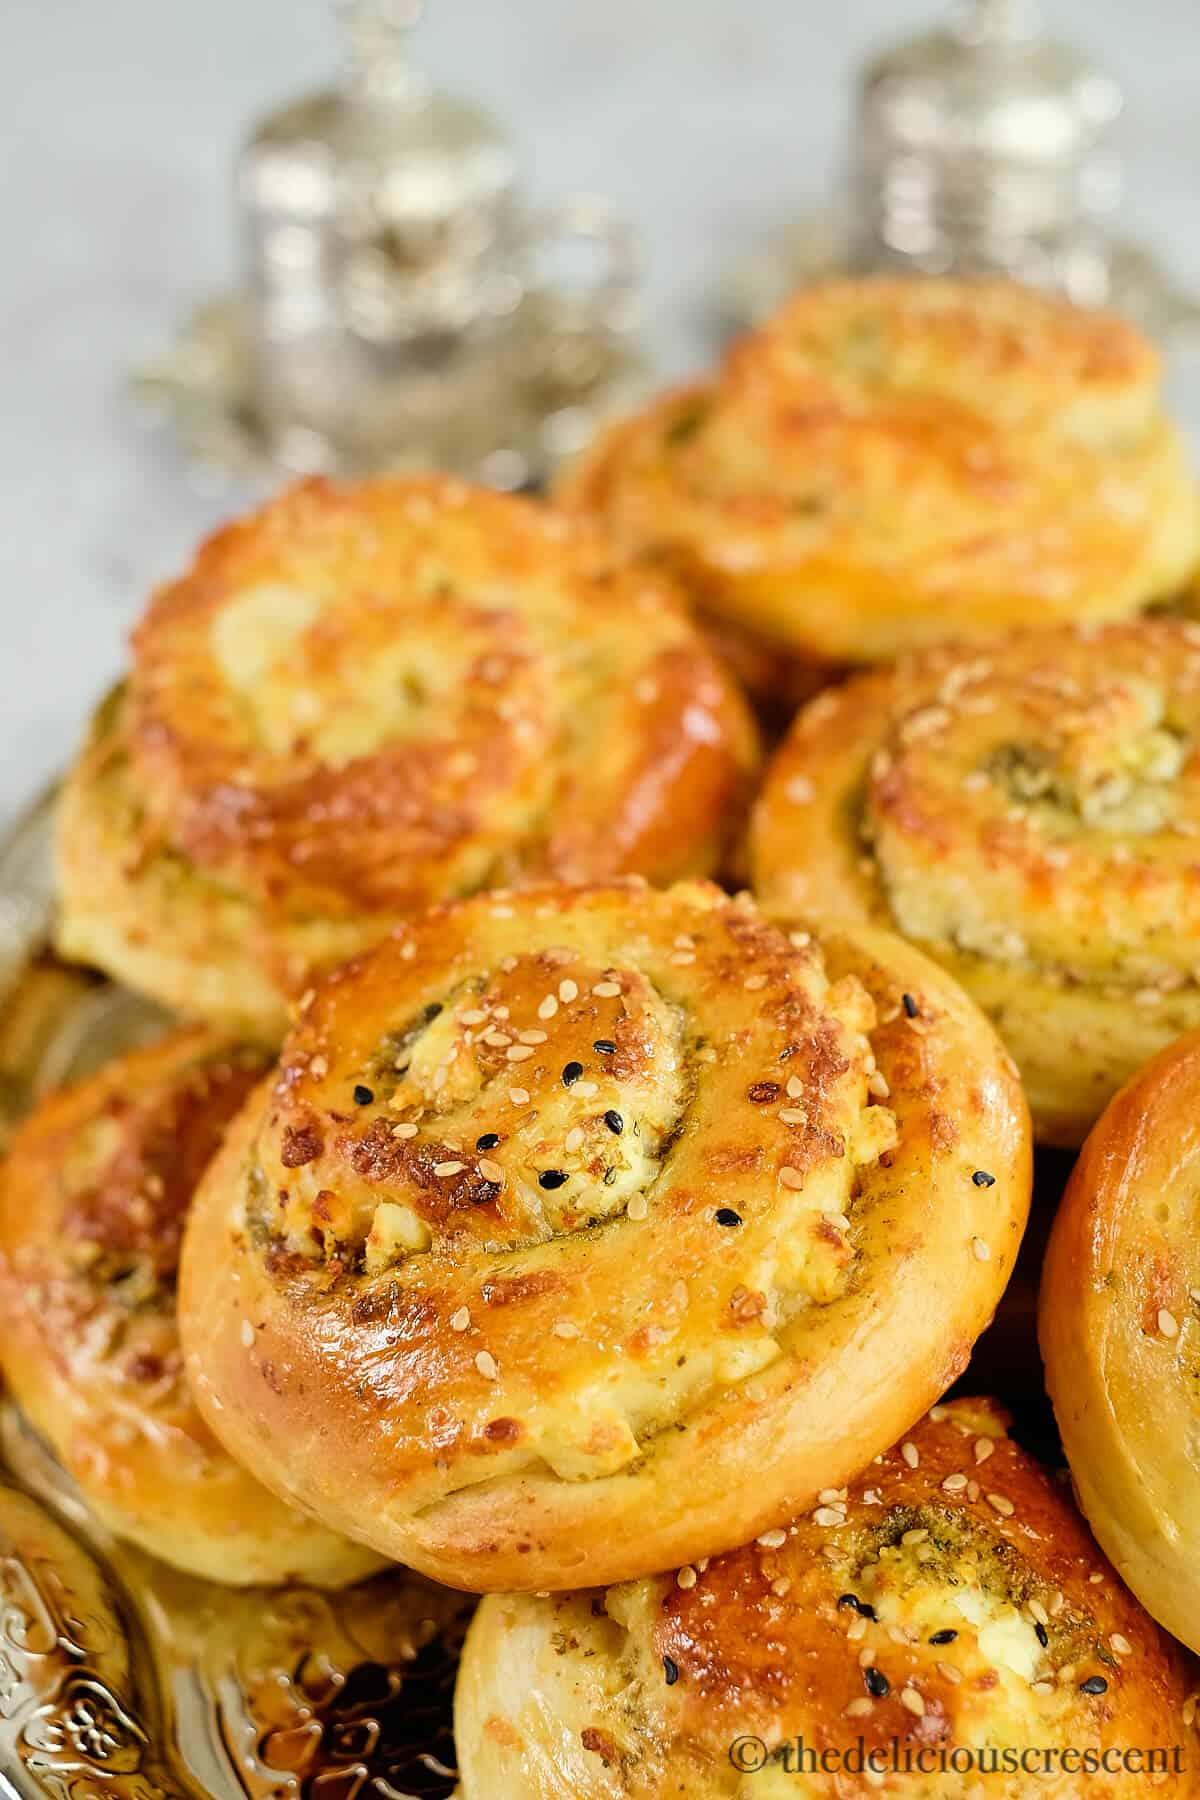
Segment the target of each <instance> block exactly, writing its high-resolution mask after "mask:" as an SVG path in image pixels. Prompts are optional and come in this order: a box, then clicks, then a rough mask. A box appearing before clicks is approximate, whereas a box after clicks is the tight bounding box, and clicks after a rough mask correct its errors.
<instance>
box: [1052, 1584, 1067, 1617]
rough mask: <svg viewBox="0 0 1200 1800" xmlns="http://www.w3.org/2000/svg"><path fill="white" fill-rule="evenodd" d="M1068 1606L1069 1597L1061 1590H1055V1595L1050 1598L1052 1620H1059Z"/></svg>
mask: <svg viewBox="0 0 1200 1800" xmlns="http://www.w3.org/2000/svg"><path fill="white" fill-rule="evenodd" d="M1066 1604H1067V1596H1066V1595H1065V1594H1064V1593H1063V1591H1062V1589H1061V1588H1055V1590H1054V1592H1053V1594H1052V1595H1051V1596H1050V1617H1051V1618H1052V1619H1057V1617H1058V1615H1059V1613H1060V1612H1061V1611H1062V1609H1063V1607H1064V1606H1065V1605H1066Z"/></svg>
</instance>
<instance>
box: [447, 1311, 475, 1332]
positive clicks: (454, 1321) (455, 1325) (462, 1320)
mask: <svg viewBox="0 0 1200 1800" xmlns="http://www.w3.org/2000/svg"><path fill="white" fill-rule="evenodd" d="M470 1323H471V1315H470V1313H469V1311H468V1310H467V1308H466V1307H465V1306H460V1307H459V1309H458V1311H457V1312H456V1313H451V1315H450V1329H451V1331H465V1330H466V1329H467V1326H468V1325H469V1324H470Z"/></svg>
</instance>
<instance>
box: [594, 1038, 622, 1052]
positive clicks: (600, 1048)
mask: <svg viewBox="0 0 1200 1800" xmlns="http://www.w3.org/2000/svg"><path fill="white" fill-rule="evenodd" d="M592 1049H593V1050H594V1051H595V1052H596V1055H597V1056H615V1055H616V1054H617V1046H616V1045H615V1044H614V1043H613V1041H612V1039H611V1038H597V1039H596V1040H595V1042H594V1043H593V1045H592Z"/></svg>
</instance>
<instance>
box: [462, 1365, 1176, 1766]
mask: <svg viewBox="0 0 1200 1800" xmlns="http://www.w3.org/2000/svg"><path fill="white" fill-rule="evenodd" d="M1189 1687H1190V1681H1189V1677H1188V1671H1187V1669H1186V1667H1185V1664H1184V1659H1183V1657H1182V1655H1181V1654H1180V1652H1179V1650H1178V1647H1177V1646H1175V1645H1172V1644H1170V1643H1169V1641H1168V1640H1167V1638H1166V1637H1165V1635H1164V1634H1163V1633H1161V1632H1159V1631H1158V1630H1157V1628H1156V1627H1155V1625H1154V1624H1153V1623H1152V1621H1151V1620H1150V1619H1149V1618H1148V1617H1147V1616H1146V1614H1145V1613H1143V1612H1142V1611H1141V1609H1140V1607H1138V1606H1137V1605H1136V1603H1135V1602H1134V1601H1133V1599H1132V1598H1131V1596H1130V1595H1129V1594H1128V1593H1127V1592H1126V1590H1125V1589H1124V1588H1123V1587H1122V1585H1121V1583H1120V1581H1119V1580H1118V1578H1117V1577H1116V1575H1115V1574H1114V1573H1113V1571H1112V1569H1111V1568H1109V1566H1108V1565H1107V1564H1106V1563H1105V1561H1104V1558H1103V1557H1102V1556H1101V1555H1100V1553H1099V1551H1098V1550H1097V1548H1096V1546H1095V1544H1094V1543H1093V1542H1092V1540H1091V1538H1090V1537H1089V1535H1088V1532H1087V1530H1086V1528H1085V1526H1084V1524H1083V1522H1082V1520H1081V1519H1080V1517H1079V1515H1078V1514H1077V1513H1076V1512H1075V1510H1074V1508H1073V1507H1072V1506H1071V1504H1070V1501H1069V1500H1068V1499H1067V1497H1066V1496H1065V1495H1064V1493H1063V1491H1062V1489H1061V1488H1060V1487H1058V1486H1057V1485H1056V1484H1054V1483H1053V1482H1051V1480H1050V1479H1049V1478H1048V1476H1047V1475H1045V1474H1044V1473H1043V1472H1042V1471H1041V1470H1040V1469H1039V1468H1038V1466H1037V1465H1036V1464H1035V1463H1034V1462H1033V1461H1032V1460H1031V1459H1030V1458H1029V1457H1028V1456H1027V1455H1025V1454H1024V1452H1022V1451H1021V1450H1020V1449H1018V1447H1017V1446H1016V1445H1015V1444H1014V1443H1013V1442H1012V1441H1011V1440H1010V1439H1009V1438H1008V1437H1007V1435H1006V1433H1005V1421H1004V1417H1003V1415H1002V1414H1001V1413H1000V1412H999V1410H998V1409H997V1408H996V1407H995V1406H994V1405H992V1404H991V1403H989V1402H987V1401H981V1400H960V1401H954V1402H951V1403H949V1404H947V1405H942V1406H936V1407H934V1409H933V1410H932V1412H931V1413H930V1415H929V1416H928V1417H927V1418H926V1419H924V1420H923V1421H922V1422H921V1423H920V1424H919V1425H918V1426H916V1427H915V1428H914V1429H913V1430H912V1431H911V1432H910V1434H909V1435H908V1436H907V1437H906V1438H905V1439H904V1441H903V1442H902V1443H901V1444H899V1445H897V1446H895V1447H894V1448H893V1449H891V1450H890V1451H888V1452H887V1453H886V1454H885V1455H884V1456H882V1457H877V1458H876V1460H875V1462H874V1463H873V1464H872V1465H871V1466H870V1467H869V1468H868V1469H867V1471H866V1473H865V1474H864V1475H862V1476H861V1477H860V1478H859V1479H858V1480H856V1481H854V1482H853V1483H851V1484H850V1486H849V1487H848V1488H846V1487H843V1488H837V1489H834V1490H831V1491H830V1492H829V1493H827V1494H823V1495H822V1496H821V1503H820V1504H819V1505H818V1506H817V1507H815V1508H814V1509H812V1510H811V1511H809V1512H807V1513H806V1514H804V1515H802V1516H799V1517H797V1518H796V1519H794V1520H793V1521H792V1522H791V1523H790V1524H789V1525H788V1526H787V1528H786V1529H783V1528H781V1529H779V1530H777V1531H774V1532H768V1533H764V1534H763V1535H762V1536H761V1537H760V1538H759V1539H758V1540H757V1541H756V1542H754V1543H751V1544H748V1545H746V1546H744V1547H743V1548H741V1549H738V1550H735V1551H733V1552H732V1553H731V1554H729V1555H726V1556H720V1557H713V1558H705V1559H703V1560H702V1561H701V1562H700V1563H699V1564H697V1565H687V1566H685V1567H683V1568H682V1569H679V1570H678V1571H675V1570H672V1571H671V1572H670V1573H669V1574H666V1575H656V1576H653V1577H651V1578H650V1579H649V1580H645V1581H635V1582H628V1583H625V1584H623V1585H621V1586H618V1587H613V1588H609V1589H608V1590H607V1592H598V1591H596V1590H594V1589H593V1590H591V1591H588V1592H583V1593H573V1594H553V1595H539V1596H536V1597H535V1596H532V1595H518V1596H512V1595H495V1596H492V1597H489V1598H488V1599H486V1600H485V1601H484V1602H483V1604H482V1606H481V1607H480V1609H479V1611H478V1613H477V1614H476V1617H475V1620H474V1623H473V1625H472V1627H471V1631H470V1634H469V1636H468V1640H467V1646H466V1651H465V1655H464V1658H463V1666H462V1670H461V1674H460V1677H459V1687H458V1697H457V1708H456V1711H457V1738H458V1750H459V1763H460V1768H461V1772H462V1777H463V1793H464V1800H489V1797H490V1796H491V1795H493V1794H509V1793H518V1792H519V1793H520V1794H522V1795H523V1796H525V1797H526V1800H609V1797H610V1796H613V1795H616V1794H620V1795H622V1796H628V1800H668V1797H673V1796H675V1795H680V1794H686V1795H687V1796H688V1800H718V1797H720V1800H742V1797H743V1796H745V1797H746V1800H750V1797H752V1796H753V1795H754V1794H755V1793H758V1792H760V1791H761V1792H763V1793H765V1794H771V1795H776V1794H778V1795H786V1794H789V1793H799V1794H803V1795H805V1796H806V1800H825V1797H828V1800H837V1797H840V1796H845V1795H851V1794H854V1795H857V1794H867V1793H871V1792H873V1791H875V1790H879V1791H882V1792H886V1793H887V1794H889V1795H895V1796H897V1800H962V1797H963V1796H964V1795H972V1794H976V1793H978V1794H979V1795H989V1794H994V1795H995V1796H997V1800H1029V1796H1030V1795H1031V1794H1033V1793H1034V1792H1036V1793H1039V1794H1041V1793H1045V1794H1047V1795H1050V1796H1051V1797H1052V1800H1078V1796H1080V1795H1082V1794H1085V1793H1086V1794H1087V1795H1089V1796H1094V1797H1095V1800H1102V1797H1115V1796H1127V1797H1129V1800H1133V1797H1135V1796H1137V1795H1140V1794H1143V1793H1145V1792H1147V1791H1151V1790H1152V1789H1153V1786H1154V1782H1153V1780H1152V1766H1151V1765H1148V1764H1147V1763H1146V1762H1145V1761H1144V1760H1140V1759H1142V1758H1144V1756H1145V1754H1146V1752H1147V1751H1148V1750H1149V1749H1150V1748H1151V1747H1154V1748H1155V1750H1156V1752H1157V1753H1158V1754H1159V1755H1160V1756H1161V1757H1162V1758H1163V1759H1164V1761H1162V1762H1161V1763H1160V1764H1159V1765H1158V1767H1159V1770H1160V1771H1161V1770H1165V1771H1166V1775H1165V1777H1164V1778H1163V1779H1162V1780H1160V1781H1159V1784H1158V1785H1159V1786H1161V1787H1162V1789H1163V1791H1164V1792H1167V1791H1169V1792H1171V1793H1178V1794H1181V1795H1194V1794H1195V1793H1196V1792H1197V1791H1200V1746H1198V1745H1197V1741H1196V1735H1195V1732H1194V1730H1193V1729H1191V1727H1190V1717H1191V1711H1189V1710H1185V1707H1186V1699H1187V1695H1188V1690H1189ZM1191 1710H1194V1701H1193V1702H1192V1705H1191ZM1185 1718H1186V1719H1187V1720H1188V1723H1187V1724H1185ZM1125 1751H1129V1752H1132V1758H1133V1759H1137V1760H1131V1761H1130V1762H1128V1763H1127V1762H1125V1761H1124V1759H1123V1756H1122V1752H1125ZM864 1753H865V1754H866V1755H869V1756H871V1757H877V1758H878V1759H879V1761H878V1762H877V1763H875V1764H874V1765H872V1764H871V1763H868V1764H867V1768H868V1773H867V1774H866V1775H864V1774H863V1772H862V1771H863V1760H862V1759H863V1757H864ZM984 1753H990V1755H992V1756H994V1757H995V1758H996V1761H995V1763H994V1764H992V1765H990V1766H989V1764H988V1762H986V1761H984V1760H983V1754H984ZM856 1754H857V1757H858V1759H859V1760H858V1761H857V1762H856V1761H855V1756H856ZM1085 1756H1088V1757H1091V1758H1093V1759H1095V1760H1094V1761H1093V1762H1092V1763H1091V1764H1090V1766H1089V1764H1087V1763H1085V1761H1084V1760H1083V1759H1084V1757H1085ZM1005 1757H1010V1758H1011V1760H1002V1759H1003V1758H1005ZM1105 1757H1107V1761H1105V1760H1102V1759H1104V1758H1105ZM1176 1757H1177V1758H1178V1761H1176V1760H1175V1758H1176ZM822 1758H823V1760H821V1759H822ZM1022 1758H1027V1759H1028V1760H1026V1761H1024V1762H1023V1761H1022V1760H1021V1759H1022ZM906 1759H907V1760H906Z"/></svg>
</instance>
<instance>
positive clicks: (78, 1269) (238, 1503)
mask: <svg viewBox="0 0 1200 1800" xmlns="http://www.w3.org/2000/svg"><path fill="white" fill-rule="evenodd" d="M264 1066H265V1065H264V1062H263V1058H262V1057H261V1056H260V1055H259V1054H258V1053H257V1052H254V1051H248V1050H242V1049H238V1048H236V1047H233V1046H230V1045H229V1044H227V1043H223V1042H221V1041H220V1040H219V1039H217V1038H215V1037H213V1036H212V1035H210V1034H209V1033H208V1032H205V1031H203V1030H199V1029H193V1030H189V1031H185V1032H178V1033H175V1034H174V1035H172V1036H171V1037H168V1038H165V1039H163V1040H162V1041H161V1042H159V1043H156V1044H154V1045H152V1046H150V1047H149V1048H148V1049H145V1050H140V1051H136V1052H134V1053H132V1054H130V1055H128V1056H124V1057H120V1058H118V1059H117V1060H115V1061H113V1062H110V1063H109V1064H107V1065H106V1067H105V1068H104V1069H103V1070H102V1071H101V1072H100V1073H99V1074H98V1075H95V1076H93V1077H91V1078H90V1079H88V1080H86V1081H84V1082H81V1083H78V1084H76V1085H75V1086H74V1087H71V1088H66V1089H63V1090H62V1091H60V1092H59V1093H56V1094H54V1095H52V1096H50V1097H49V1098H48V1099H46V1100H45V1101H43V1103H42V1104H41V1105H40V1106H39V1107H38V1109H37V1111H36V1112H35V1113H34V1114H33V1115H32V1116H31V1117H30V1118H29V1119H27V1120H26V1121H25V1122H24V1124H23V1125H22V1126H21V1127H20V1128H19V1129H18V1131H17V1133H16V1136H15V1138H14V1140H13V1143H12V1146H11V1148H10V1151H9V1154H8V1157H7V1159H6V1161H5V1163H4V1164H3V1167H2V1169H0V1362H2V1364H3V1368H4V1374H5V1377H6V1379H7V1381H8V1384H9V1386H10V1387H11V1389H12V1392H13V1394H14V1396H15V1398H16V1399H17V1401H18V1403H19V1404H20V1406H21V1407H22V1409H23V1410H24V1412H25V1414H26V1416H27V1417H28V1419H29V1420H30V1422H31V1423H32V1424H33V1425H34V1427H35V1428H36V1429H37V1430H38V1431H39V1432H40V1433H41V1434H42V1436H43V1437H44V1438H45V1439H46V1440H47V1441H48V1442H49V1443H50V1445H51V1446H52V1447H53V1449H54V1451H55V1452H56V1454H57V1455H58V1457H59V1458H60V1460H61V1461H62V1462H63V1464H64V1465H65V1467H66V1468H67V1469H68V1470H69V1471H70V1473H71V1474H72V1475H73V1476H74V1477H75V1479H76V1481H77V1482H78V1483H79V1486H80V1488H81V1490H82V1492H83V1495H84V1498H85V1499H86V1501H87V1503H88V1504H89V1506H91V1507H92V1508H93V1510H94V1511H95V1512H96V1514H97V1515H98V1516H99V1517H100V1518H101V1519H102V1520H103V1522H104V1523H105V1524H106V1525H107V1526H108V1527H109V1528H110V1529H111V1530H113V1531H115V1532H116V1533H118V1534H119V1535H120V1536H123V1537H128V1538H131V1539H132V1540H133V1541H134V1542H135V1543H137V1544H140V1545H141V1546H142V1548H144V1549H147V1550H150V1551H152V1552H153V1553H154V1554H155V1555H157V1556H161V1557H164V1558H165V1559H166V1560H167V1561H169V1562H172V1563H175V1564H176V1565H177V1566H178V1567H180V1568H183V1569H187V1570H189V1571H191V1572H192V1573H194V1574H200V1575H204V1576H207V1577H208V1578H209V1579H210V1580H214V1581H226V1582H233V1583H238V1584H243V1583H251V1582H260V1581H285V1580H289V1579H292V1578H303V1579H304V1580H307V1581H316V1582H318V1583H322V1582H324V1583H329V1584H337V1585H340V1584H341V1583H342V1582H345V1581H353V1580H357V1579H358V1578H359V1577H360V1576H363V1575H366V1574H369V1573H370V1572H371V1570H372V1569H373V1568H376V1567H378V1558H376V1557H373V1556H371V1555H370V1554H369V1553H367V1552H365V1551H363V1550H362V1549H361V1548H360V1547H359V1546H358V1545H355V1544H350V1543H348V1542H347V1541H346V1540H345V1539H342V1538H338V1537H335V1536H334V1535H333V1533H331V1532H329V1531H327V1530H326V1529H325V1528H324V1527H323V1526H321V1525H317V1524H313V1523H311V1522H310V1521H309V1520H307V1519H305V1518H303V1517H301V1515H300V1514H298V1513H296V1512H295V1511H293V1510H292V1509H291V1508H289V1507H285V1506H281V1505H280V1503H279V1501H278V1500H276V1499H275V1497H274V1495H272V1494H270V1493H268V1492H267V1490H266V1489H265V1488H262V1487H260V1486H259V1484H258V1482H256V1481H255V1480H253V1478H252V1477H251V1476H249V1475H247V1474H246V1473H245V1472H244V1470H242V1469H241V1468H239V1467H238V1466H237V1465H236V1464H235V1463H234V1462H233V1461H232V1459H231V1458H230V1457H229V1456H228V1455H227V1454H226V1453H225V1451H224V1450H222V1449H221V1447H220V1445H219V1444H218V1443H217V1441H216V1440H215V1439H214V1438H213V1437H212V1435H211V1434H210V1432H209V1430H208V1428H207V1426H206V1425H205V1424H204V1422H203V1420H202V1419H201V1418H200V1416H199V1415H198V1413H197V1412H196V1409H195V1407H194V1405H193V1403H192V1399H191V1395H190V1393H189V1391H188V1388H187V1384H186V1381H185V1379H184V1375H183V1363H182V1356H181V1353H180V1348H179V1333H178V1326H177V1323H176V1314H175V1275H176V1270H177V1267H178V1261H179V1247H180V1240H181V1236H182V1230H183V1223H184V1220H185V1218H186V1216H187V1211H188V1208H189V1206H190V1204H191V1199H192V1194H193V1191H194V1189H195V1185H196V1182H197V1181H198V1180H199V1178H200V1175H201V1173H202V1171H203V1169H204V1167H205V1165H206V1164H207V1162H208V1161H209V1159H210V1158H211V1156H212V1154H213V1152H214V1151H215V1150H216V1148H217V1146H218V1144H219V1143H220V1141H221V1137H222V1134H223V1132H224V1129H225V1126H226V1125H227V1124H228V1122H229V1120H230V1119H231V1118H232V1117H233V1115H234V1113H235V1112H236V1111H237V1109H238V1107H239V1106H240V1105H241V1103H242V1101H243V1100H244V1099H245V1098H246V1096H247V1095H248V1094H249V1092H250V1091H251V1089H252V1088H253V1086H254V1085H255V1083H256V1082H257V1081H258V1080H260V1079H261V1077H262V1074H263V1069H264Z"/></svg>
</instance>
